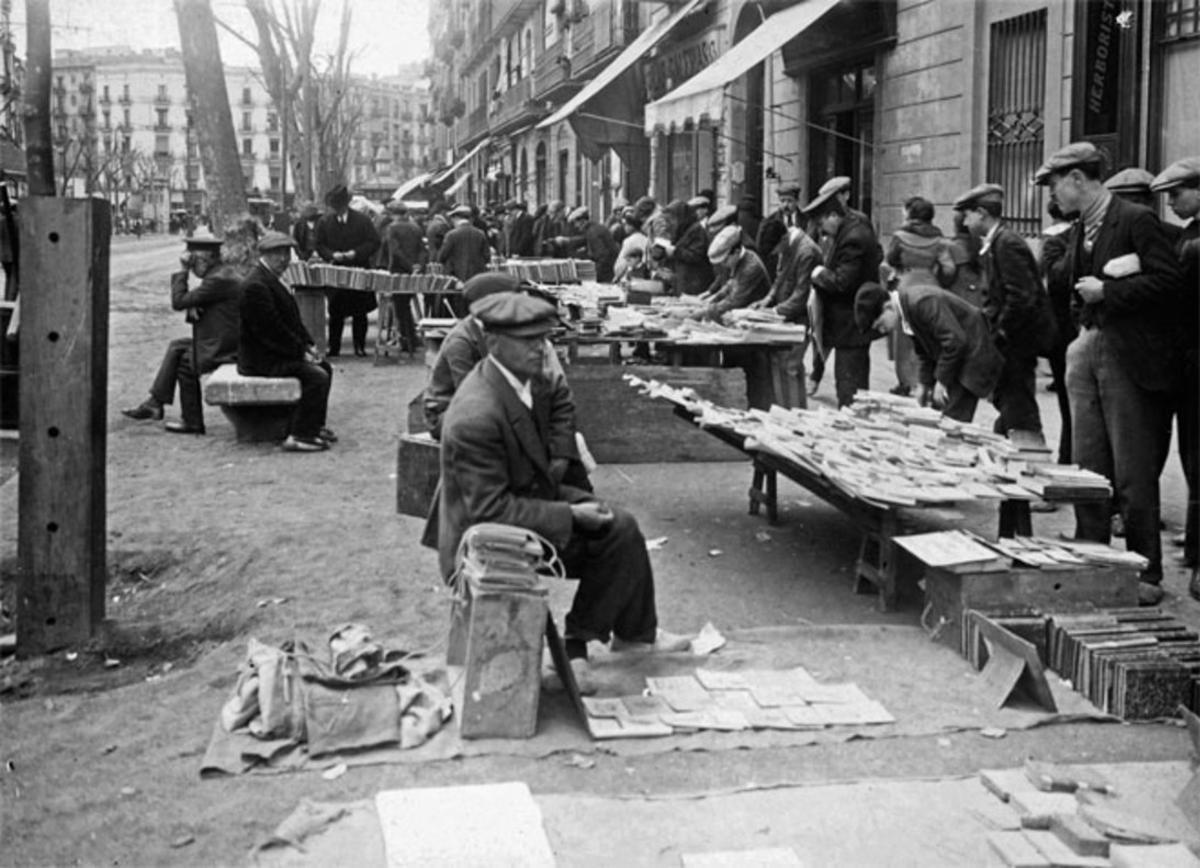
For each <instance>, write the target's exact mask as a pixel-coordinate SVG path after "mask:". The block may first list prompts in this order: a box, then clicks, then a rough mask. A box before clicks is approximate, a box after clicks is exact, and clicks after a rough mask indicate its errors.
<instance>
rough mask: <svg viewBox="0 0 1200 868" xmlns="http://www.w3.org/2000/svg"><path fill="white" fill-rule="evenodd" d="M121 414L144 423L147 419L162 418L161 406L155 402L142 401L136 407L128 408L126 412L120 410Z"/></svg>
mask: <svg viewBox="0 0 1200 868" xmlns="http://www.w3.org/2000/svg"><path fill="white" fill-rule="evenodd" d="M121 413H122V414H123V415H125V416H128V417H129V418H130V419H137V420H138V421H139V422H145V421H147V420H149V419H155V420H158V419H161V418H162V417H163V408H162V404H159V403H158V402H157V401H143V402H142V403H140V404H138V405H137V406H136V407H130V408H129V409H128V410H122V411H121Z"/></svg>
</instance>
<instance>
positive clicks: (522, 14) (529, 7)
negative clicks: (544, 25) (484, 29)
mask: <svg viewBox="0 0 1200 868" xmlns="http://www.w3.org/2000/svg"><path fill="white" fill-rule="evenodd" d="M541 6H542V4H541V0H492V22H493V27H492V33H493V35H494V36H496V37H499V38H503V37H505V36H510V35H512V34H513V33H516V32H517V31H518V30H520V29H521V26H522V25H523V24H524V23H525V22H526V21H527V20H529V18H530V16H532V15H534V14H535V13H538V12H541Z"/></svg>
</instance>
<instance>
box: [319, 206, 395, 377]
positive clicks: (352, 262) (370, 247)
mask: <svg viewBox="0 0 1200 868" xmlns="http://www.w3.org/2000/svg"><path fill="white" fill-rule="evenodd" d="M325 204H326V205H328V206H329V209H330V212H329V213H328V214H326V215H325V216H323V217H322V218H321V219H320V220H318V221H317V229H316V233H315V235H316V238H315V240H316V248H317V255H318V256H320V257H321V258H322V259H324V260H325V261H326V262H332V263H333V264H334V265H345V266H349V267H351V268H370V267H371V258H372V257H373V256H374V255H375V251H377V250H378V249H379V245H380V241H379V233H378V232H376V231H375V224H374V223H372V222H371V218H370V217H367V216H366V215H365V214H359V213H358V212H357V211H353V210H351V208H350V191H349V190H347V189H346V187H345V185H344V184H339V185H338V186H336V187H334V188H333V189H332V190H330V191H329V193H328V194H327V195H326V196H325ZM328 297H329V350H328V354H329V355H331V356H337V355H340V354H341V351H342V329H343V327H344V326H345V324H346V318H347V317H349V318H350V336H351V338H352V339H353V341H354V355H356V356H365V355H366V354H367V314H369V313H370V312H371V311H373V310H374V309H375V304H376V302H375V293H373V292H364V291H362V290H357V289H332V290H329V292H328Z"/></svg>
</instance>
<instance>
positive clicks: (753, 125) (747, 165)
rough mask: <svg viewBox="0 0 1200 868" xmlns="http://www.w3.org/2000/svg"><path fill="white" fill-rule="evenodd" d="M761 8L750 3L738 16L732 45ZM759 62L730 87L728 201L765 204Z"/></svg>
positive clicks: (756, 20)
mask: <svg viewBox="0 0 1200 868" xmlns="http://www.w3.org/2000/svg"><path fill="white" fill-rule="evenodd" d="M762 22H763V18H762V10H761V7H759V6H758V5H756V4H747V5H746V6H745V7H743V9H742V11H741V13H740V14H739V15H738V20H737V24H736V25H735V27H734V30H733V44H734V45H736V44H737V43H739V42H741V41H742V40H743V39H745V38H746V36H748V35H749V34H750V32H751V31H753V30H754V29H755V28H757V27H758V26H759V25H760V24H762ZM764 69H765V64H763V63H760V64H758V65H757V66H755V67H753V68H752V69H750V70H749V71H748V72H747V73H746V74H745V75H743V76H741V77H740V78H738V79H737V80H735V81H734V82H733V84H732V85H730V87H729V91H728V93H729V103H728V105H729V117H730V121H731V123H730V136H731V137H732V141H730V142H729V181H730V184H729V201H730V203H731V204H734V205H736V204H738V203H739V202H741V200H742V198H743V197H749V198H751V199H753V200H754V201H755V202H757V203H759V204H760V205H761V204H762V197H763V170H764V166H763V145H764V141H763V138H764V136H763V97H764V93H765V88H764V86H763V72H764Z"/></svg>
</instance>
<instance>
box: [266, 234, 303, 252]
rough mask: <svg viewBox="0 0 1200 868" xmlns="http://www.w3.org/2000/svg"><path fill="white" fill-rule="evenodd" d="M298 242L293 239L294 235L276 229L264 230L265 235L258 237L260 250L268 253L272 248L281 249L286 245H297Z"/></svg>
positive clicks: (289, 246) (288, 246)
mask: <svg viewBox="0 0 1200 868" xmlns="http://www.w3.org/2000/svg"><path fill="white" fill-rule="evenodd" d="M295 246H296V242H295V241H293V240H292V236H290V235H288V234H287V233H286V232H276V231H275V230H274V229H272V230H270V231H269V232H264V233H263V237H262V238H260V239H258V252H259V253H267V252H268V251H271V250H281V249H283V248H285V247H287V248H291V247H295Z"/></svg>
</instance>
